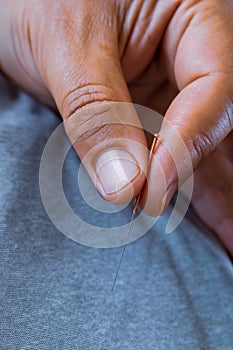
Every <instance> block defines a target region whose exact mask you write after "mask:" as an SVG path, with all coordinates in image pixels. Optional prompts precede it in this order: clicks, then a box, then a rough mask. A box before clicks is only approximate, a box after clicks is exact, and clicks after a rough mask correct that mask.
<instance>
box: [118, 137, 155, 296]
mask: <svg viewBox="0 0 233 350" xmlns="http://www.w3.org/2000/svg"><path fill="white" fill-rule="evenodd" d="M157 139H158V135H157V134H155V135H154V139H153V142H152V145H151V148H150V155H149V161H148V166H150V163H151V159H152V156H153V152H154V148H155V145H156V142H157ZM140 199H141V192H140V193H139V195H138V196H137V198H136V202H135V205H134V207H133V211H132V216H131V219H130V224H129V229H128V233H127V236H126V240H125V243H124V246H123V249H122V253H121V257H120V260H119V263H118V267H117V271H116V275H115V278H114V281H113V285H112V292H113V290H114V287H115V284H116V281H117V278H118V275H119V271H120V268H121V263H122V260H123V257H124V254H125V249H126V246H127V244H128V241H129V234H130V231H131V228H132V225H133V221H134V217H135V215H136V213H137V209H138V206H139V202H140Z"/></svg>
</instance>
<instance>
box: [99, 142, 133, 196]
mask: <svg viewBox="0 0 233 350" xmlns="http://www.w3.org/2000/svg"><path fill="white" fill-rule="evenodd" d="M139 171H140V169H139V167H138V164H137V162H136V160H135V159H134V157H133V156H132V155H131V154H130V153H128V152H127V151H124V150H121V149H110V150H108V151H106V152H104V153H102V154H101V155H100V157H99V159H98V160H97V162H96V172H97V175H98V179H99V181H100V184H101V187H102V188H103V191H104V192H105V194H107V195H110V194H112V193H116V192H118V191H120V190H122V189H123V188H124V187H126V186H127V185H129V184H130V183H131V182H132V181H133V179H134V178H135V177H136V176H137V175H138V173H139Z"/></svg>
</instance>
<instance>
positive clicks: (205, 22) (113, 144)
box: [0, 0, 233, 254]
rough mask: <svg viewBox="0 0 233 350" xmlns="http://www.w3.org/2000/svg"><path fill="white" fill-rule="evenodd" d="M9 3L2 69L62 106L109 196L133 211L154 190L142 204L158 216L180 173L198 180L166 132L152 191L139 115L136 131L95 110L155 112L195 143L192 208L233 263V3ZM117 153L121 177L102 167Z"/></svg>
mask: <svg viewBox="0 0 233 350" xmlns="http://www.w3.org/2000/svg"><path fill="white" fill-rule="evenodd" d="M0 6H1V13H0V29H1V30H0V70H1V71H2V73H3V74H5V75H6V76H7V77H9V78H10V79H11V80H13V81H14V82H15V83H16V84H17V85H19V86H21V87H23V88H24V89H25V90H26V91H28V92H29V93H31V94H32V95H34V96H35V97H36V98H38V99H39V100H41V101H42V102H44V103H46V104H48V105H49V106H51V107H53V108H54V107H56V108H58V110H59V112H60V113H61V116H62V117H63V119H64V121H65V122H66V123H68V125H69V127H67V129H66V130H67V133H68V136H69V137H71V139H72V137H73V136H72V135H71V134H72V133H75V132H76V131H77V134H78V136H77V138H78V139H76V142H75V149H76V150H77V152H78V154H79V156H80V158H81V159H83V160H84V159H85V166H86V168H87V171H88V173H89V175H90V177H91V178H92V180H93V181H94V183H95V185H96V187H97V189H98V191H99V192H100V193H101V195H102V196H103V197H104V198H105V199H106V200H108V201H112V202H113V201H114V202H115V203H122V202H127V201H129V200H131V199H132V197H135V196H136V195H137V194H138V193H139V192H140V191H141V189H142V188H143V194H142V199H141V207H142V208H143V209H144V211H145V212H146V213H147V214H149V215H159V214H161V213H162V212H163V211H164V209H165V208H166V207H167V205H168V203H169V202H170V200H171V197H172V195H173V194H174V192H175V191H176V190H177V189H178V178H177V171H176V167H178V169H179V170H180V174H181V178H182V181H183V182H184V181H185V180H186V179H187V178H188V177H189V176H190V175H191V174H190V173H187V171H186V168H185V166H184V165H183V164H184V159H183V158H182V157H183V155H182V152H181V153H180V157H178V159H177V161H176V164H174V162H173V160H172V158H171V156H170V154H169V152H168V150H167V148H166V147H165V144H166V142H167V143H168V144H172V146H173V147H174V148H176V147H178V145H177V144H176V140H173V139H171V138H172V136H171V135H170V133H169V130H168V129H167V128H166V126H165V124H163V125H162V128H161V130H160V132H159V137H160V139H161V140H163V142H159V143H158V144H157V146H156V149H155V152H154V155H153V159H152V161H151V164H150V168H149V171H148V177H147V182H146V185H145V186H144V187H143V185H144V183H145V175H144V172H145V171H146V168H147V153H146V152H145V147H147V142H146V138H145V135H144V132H143V130H142V129H141V128H140V123H139V121H138V117H137V115H136V113H131V114H132V115H131V119H132V120H133V124H135V126H132V125H131V126H130V125H128V119H127V118H128V116H127V115H128V114H127V113H126V115H125V120H124V119H123V120H121V122H120V123H119V119H116V122H117V123H115V124H114V123H113V124H112V123H110V124H109V123H107V121H108V120H109V119H108V118H110V116H109V115H108V114H109V110H108V109H107V110H106V109H104V108H103V111H102V112H98V113H97V112H95V111H96V108H97V109H98V108H100V110H101V108H102V107H103V106H104V105H105V104H106V102H108V103H109V102H134V103H137V104H141V105H144V106H148V107H150V108H152V109H154V110H156V111H158V112H160V113H162V114H164V115H165V118H166V120H168V121H169V122H170V123H171V124H172V125H173V127H174V128H175V130H177V132H178V133H179V135H180V137H181V138H182V139H183V141H184V142H185V145H186V147H187V149H188V151H189V154H190V157H191V160H192V165H193V169H194V171H195V186H194V194H193V199H192V204H193V206H194V208H195V210H196V211H197V213H198V214H199V216H200V217H201V218H202V219H203V221H204V222H205V223H206V224H207V225H208V226H209V227H210V228H211V229H212V230H213V232H215V233H216V234H217V235H218V236H219V238H220V239H221V240H222V242H223V243H224V244H225V246H226V248H227V249H228V250H229V252H230V253H231V254H233V176H232V174H233V102H232V101H233V20H232V18H233V1H232V0H202V1H201V0H199V1H197V0H196V1H194V0H179V1H178V0H177V1H176V0H157V1H155V0H154V1H153V0H147V1H146V0H134V1H129V0H63V1H62V0H56V1H55V0H35V1H32V0H17V1H15V0H0ZM89 109H90V110H91V112H90V113H91V118H88V117H85V116H87V115H88V113H89V112H88V113H87V111H88V110H89ZM95 113H96V115H95ZM97 117H98V118H97ZM85 118H86V119H85ZM111 118H112V119H113V122H114V118H115V117H114V116H111ZM111 118H110V119H111ZM97 119H98V120H100V121H101V122H102V125H101V126H99V127H96V121H97ZM112 119H111V120H112ZM35 127H36V126H35ZM119 138H120V139H121V140H120V141H119ZM128 140H133V141H134V143H133V145H134V144H135V143H136V144H137V145H139V146H137V149H133V148H134V146H133V145H132V143H130V142H128ZM92 148H96V150H97V151H95V152H94V153H91V150H92ZM108 148H109V149H111V150H113V149H116V150H117V154H118V156H119V159H118V160H117V164H116V167H117V169H118V170H119V169H120V170H119V171H118V173H117V171H116V167H115V168H114V166H113V165H114V164H113V162H110V163H108V166H107V168H104V166H105V165H104V163H103V157H102V158H101V159H102V160H101V161H100V163H98V159H100V155H101V154H102V153H103V152H104V151H106V150H107V149H108ZM119 149H120V151H119ZM126 152H128V153H126ZM89 154H90V155H89ZM111 154H112V153H108V155H111ZM126 154H129V159H128V158H127V156H126ZM132 154H133V158H132ZM123 158H124V159H123ZM122 159H123V160H122ZM132 160H133V161H135V163H134V164H132ZM126 164H127V166H126ZM129 164H130V165H129ZM158 164H160V166H158ZM101 166H102V168H101ZM119 167H120V168H119ZM101 169H102V170H103V169H104V171H102V170H101ZM106 171H108V173H111V174H113V176H111V177H110V179H109V177H108V176H107V177H106V176H105V175H104V174H106ZM114 171H115V173H114ZM124 171H125V173H124ZM161 172H162V173H161ZM119 174H120V175H122V174H123V175H124V176H123V179H124V183H122V182H121V178H120V175H119ZM161 174H164V176H165V179H166V183H165V184H164V183H163V182H162V181H161V179H162V178H163V176H161ZM113 189H114V190H113ZM164 203H165V205H164Z"/></svg>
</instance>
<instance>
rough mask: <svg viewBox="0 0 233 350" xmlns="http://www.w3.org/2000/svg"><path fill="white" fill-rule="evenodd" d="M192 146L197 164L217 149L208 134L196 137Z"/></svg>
mask: <svg viewBox="0 0 233 350" xmlns="http://www.w3.org/2000/svg"><path fill="white" fill-rule="evenodd" d="M190 146H191V147H190V148H191V153H192V155H193V159H194V160H195V161H194V162H195V163H196V164H197V163H199V162H201V161H202V160H204V159H205V158H206V157H207V155H208V154H210V153H211V152H212V151H213V149H214V148H215V146H214V141H213V139H212V138H211V137H210V136H209V135H208V134H202V135H201V134H199V135H195V137H194V138H193V139H192V141H191V145H190Z"/></svg>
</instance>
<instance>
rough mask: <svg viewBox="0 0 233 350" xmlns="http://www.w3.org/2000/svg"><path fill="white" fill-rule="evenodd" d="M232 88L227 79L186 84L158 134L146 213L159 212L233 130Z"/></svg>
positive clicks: (211, 78)
mask: <svg viewBox="0 0 233 350" xmlns="http://www.w3.org/2000/svg"><path fill="white" fill-rule="evenodd" d="M230 91H232V87H231V86H229V80H228V79H227V78H222V77H221V78H220V77H217V76H204V77H201V78H199V79H196V80H195V81H193V82H192V83H190V84H189V85H187V86H186V87H185V88H184V89H183V90H182V91H181V92H180V93H179V95H178V96H177V97H176V99H175V100H174V101H173V103H172V104H171V106H170V107H169V109H168V111H167V113H166V115H165V119H164V122H163V124H162V127H161V130H160V133H159V140H160V142H158V143H157V147H156V150H155V154H154V156H153V159H152V161H151V166H150V171H149V174H148V181H147V185H146V187H145V191H144V193H143V196H142V201H141V205H142V207H144V211H145V212H146V213H147V214H149V215H160V214H161V213H162V212H163V211H164V209H165V208H166V207H167V205H168V204H169V202H170V200H171V198H172V196H173V194H174V193H175V191H176V190H177V189H178V188H179V187H180V186H181V185H182V184H183V183H184V182H185V181H186V180H187V179H188V178H189V177H190V176H191V175H192V172H193V171H194V170H195V169H196V168H197V166H198V164H199V163H200V162H201V161H202V160H203V159H204V158H205V157H206V156H207V155H208V154H209V153H210V152H212V151H213V150H214V149H215V148H216V147H217V145H218V144H219V143H220V142H221V141H222V140H223V139H224V138H225V137H226V136H227V134H228V133H229V132H230V131H231V130H232V128H233V114H232V99H231V97H232V96H231V94H230ZM174 135H179V136H178V137H174ZM188 158H189V159H188ZM189 160H190V164H191V166H189ZM178 174H179V175H178Z"/></svg>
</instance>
